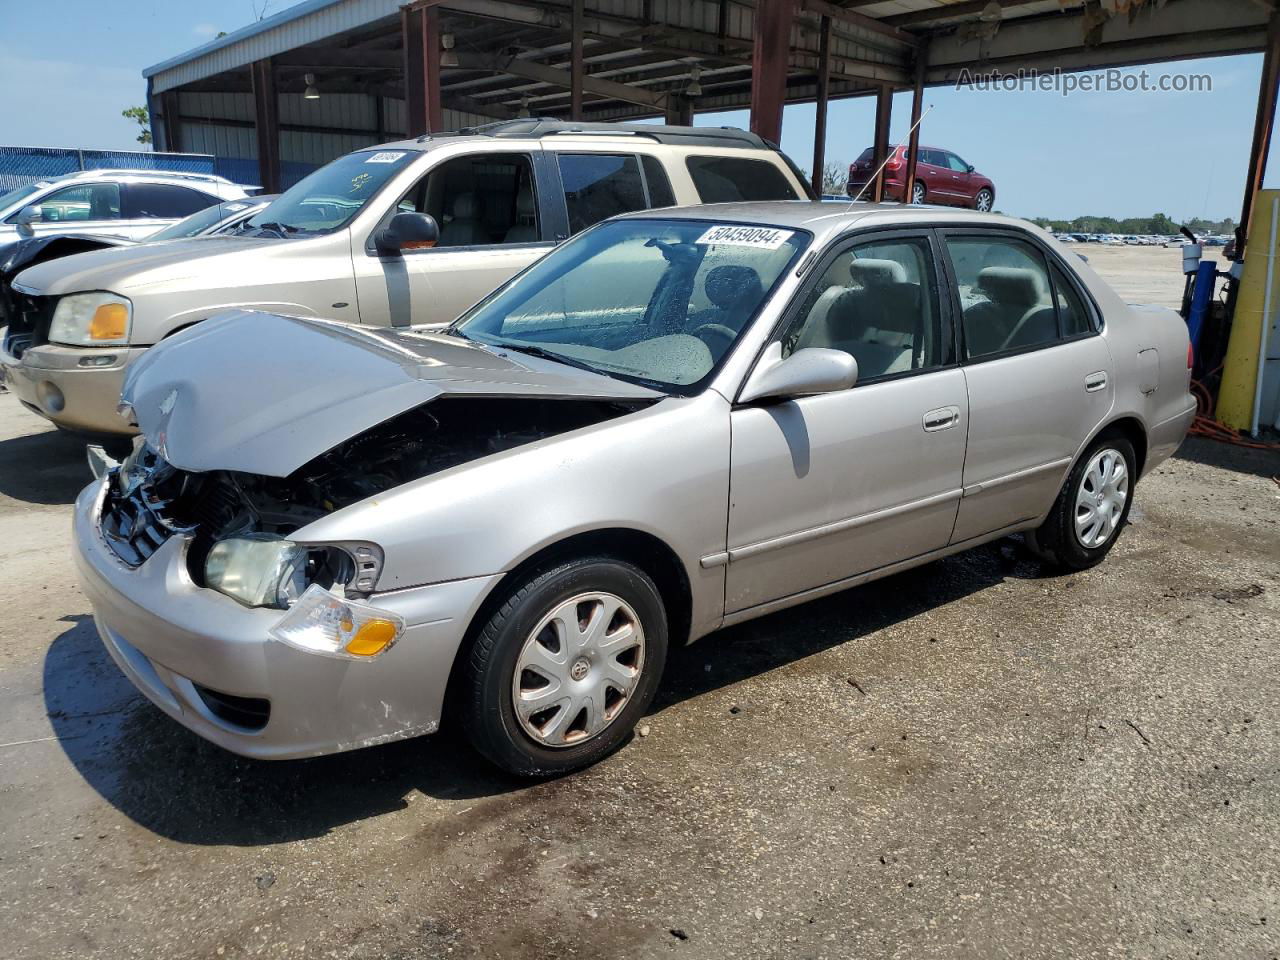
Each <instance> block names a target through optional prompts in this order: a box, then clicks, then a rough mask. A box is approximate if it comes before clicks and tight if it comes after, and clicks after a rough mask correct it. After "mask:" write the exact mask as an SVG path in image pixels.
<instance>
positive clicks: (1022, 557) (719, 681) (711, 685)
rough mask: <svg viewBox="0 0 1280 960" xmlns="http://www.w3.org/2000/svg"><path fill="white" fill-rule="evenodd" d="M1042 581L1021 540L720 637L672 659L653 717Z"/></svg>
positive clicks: (834, 596) (681, 651)
mask: <svg viewBox="0 0 1280 960" xmlns="http://www.w3.org/2000/svg"><path fill="white" fill-rule="evenodd" d="M1040 576H1042V574H1041V571H1040V564H1039V561H1037V560H1034V559H1032V558H1031V556H1030V554H1028V553H1027V552H1026V551H1025V550H1024V549H1023V547H1022V543H1021V541H1020V540H1014V539H1009V538H1006V539H1003V540H997V541H996V542H994V543H991V544H988V545H986V546H982V547H978V548H976V549H973V550H969V551H966V552H965V553H961V554H957V555H955V556H953V557H948V558H946V559H945V560H939V561H937V562H934V563H928V564H925V565H924V566H921V567H916V568H914V569H912V570H907V571H904V572H903V573H899V574H895V575H894V576H891V577H886V578H885V579H883V580H877V581H875V582H873V583H868V584H864V585H863V586H860V587H854V588H852V589H850V590H845V591H843V592H841V593H836V594H832V595H831V596H829V597H824V598H822V599H820V600H814V601H811V602H809V603H806V604H802V605H800V606H797V607H791V608H789V609H787V610H782V611H779V612H778V613H774V614H770V615H769V616H767V617H761V618H760V619H759V620H752V621H749V622H747V623H744V624H741V625H739V626H736V627H730V628H728V629H726V630H721V631H719V632H717V633H713V634H711V635H710V636H708V637H704V638H703V639H701V640H699V641H698V642H697V643H695V644H692V645H691V646H684V647H680V648H679V649H675V650H672V651H671V653H670V654H669V655H668V657H667V669H666V673H665V675H664V677H663V683H662V686H661V687H660V688H659V690H658V696H657V698H656V700H655V701H654V704H653V707H652V709H651V712H652V713H657V712H659V711H661V710H665V709H666V708H667V707H669V706H672V705H673V704H677V703H680V702H681V701H684V700H688V699H691V698H693V697H697V696H700V695H702V694H704V693H708V692H710V691H712V690H718V689H720V688H721V687H727V686H730V685H731V684H734V683H737V682H738V681H740V680H744V679H746V678H748V677H753V676H758V675H760V674H762V673H767V672H769V671H770V670H773V669H775V668H777V667H781V666H785V665H786V664H789V663H794V662H796V661H798V660H803V659H804V658H806V657H809V656H812V655H813V654H815V653H821V652H822V651H824V650H828V649H830V648H831V647H836V646H839V645H840V644H843V643H848V642H850V641H852V640H858V639H860V638H862V637H864V636H866V635H867V634H870V633H874V632H875V631H877V630H882V629H884V628H885V627H889V626H892V625H894V624H897V623H901V622H902V621H904V620H909V619H910V618H912V617H914V616H917V615H918V614H921V613H924V612H925V611H927V610H931V609H934V608H936V607H941V606H944V605H946V604H948V603H953V602H955V601H957V600H961V599H963V598H964V597H967V596H969V595H970V594H973V593H977V592H978V591H980V590H985V589H987V588H988V587H991V586H994V585H995V584H997V583H1000V582H1002V581H1003V580H1006V579H1009V578H1015V579H1035V578H1038V577H1040ZM708 667H709V668H710V669H708Z"/></svg>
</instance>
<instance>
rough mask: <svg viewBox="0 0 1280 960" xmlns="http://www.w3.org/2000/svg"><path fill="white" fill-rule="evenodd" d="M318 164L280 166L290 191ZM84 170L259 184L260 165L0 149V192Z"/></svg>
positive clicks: (174, 156) (198, 156) (193, 156)
mask: <svg viewBox="0 0 1280 960" xmlns="http://www.w3.org/2000/svg"><path fill="white" fill-rule="evenodd" d="M315 169H316V167H315V165H314V164H310V163H291V162H287V161H286V162H285V163H283V164H281V170H280V174H281V180H283V182H284V185H285V186H286V187H290V186H292V185H293V184H295V183H297V182H298V181H299V180H301V179H302V178H303V177H305V176H306V175H307V174H309V173H310V172H311V171H312V170H315ZM81 170H167V171H172V172H175V173H212V174H217V175H218V176H220V177H226V178H227V179H228V180H230V181H231V182H232V183H239V184H243V185H245V186H256V185H257V184H258V180H259V177H258V161H257V160H255V159H253V158H252V157H215V156H213V155H212V154H209V153H153V152H152V151H150V150H73V149H69V148H61V147H0V193H4V192H5V191H8V190H12V189H14V188H15V187H25V186H26V185H27V184H31V183H38V182H39V181H41V180H52V179H54V178H56V177H65V176H66V175H67V174H69V173H77V172H79V171H81Z"/></svg>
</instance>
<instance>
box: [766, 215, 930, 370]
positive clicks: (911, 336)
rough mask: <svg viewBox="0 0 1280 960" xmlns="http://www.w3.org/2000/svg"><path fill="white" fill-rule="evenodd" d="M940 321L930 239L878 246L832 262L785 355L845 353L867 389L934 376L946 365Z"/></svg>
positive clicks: (888, 240) (897, 239) (857, 248)
mask: <svg viewBox="0 0 1280 960" xmlns="http://www.w3.org/2000/svg"><path fill="white" fill-rule="evenodd" d="M940 316H941V314H940V313H939V305H938V283H937V279H936V277H935V275H934V265H933V252H932V249H931V247H930V244H929V240H928V238H927V237H894V238H886V239H882V240H870V241H867V242H865V243H859V244H857V245H855V246H852V247H850V248H848V249H847V250H844V251H843V252H841V253H839V254H837V255H836V257H835V258H834V259H833V260H832V261H831V262H830V265H829V266H828V267H827V268H826V270H825V271H824V272H823V274H822V276H821V278H820V279H819V280H818V281H817V283H815V284H814V286H813V287H812V289H811V290H810V291H809V293H808V294H807V295H806V297H805V300H804V305H803V307H802V308H801V311H800V313H799V315H798V319H797V322H796V323H795V325H794V326H792V328H791V329H790V331H789V332H788V334H787V336H786V337H785V338H784V339H783V344H782V351H783V355H784V356H789V355H790V354H791V353H792V352H794V351H796V350H801V349H803V348H805V347H827V348H832V349H835V350H843V351H844V352H845V353H848V354H850V355H852V357H853V358H854V359H855V360H857V361H858V382H859V383H861V382H863V381H866V380H873V379H875V378H877V377H885V376H892V375H894V374H901V373H909V372H912V371H919V370H927V369H929V368H931V367H937V366H940V365H942V364H943V363H945V362H946V355H947V353H948V351H947V350H946V349H945V348H944V342H943V336H942V323H941V320H940Z"/></svg>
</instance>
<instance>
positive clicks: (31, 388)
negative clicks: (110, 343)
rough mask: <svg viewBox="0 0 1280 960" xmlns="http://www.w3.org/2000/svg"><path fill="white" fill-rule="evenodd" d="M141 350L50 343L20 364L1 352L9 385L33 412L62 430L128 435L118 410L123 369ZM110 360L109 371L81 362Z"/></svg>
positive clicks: (29, 353) (129, 431)
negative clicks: (91, 358)
mask: <svg viewBox="0 0 1280 960" xmlns="http://www.w3.org/2000/svg"><path fill="white" fill-rule="evenodd" d="M144 349H145V348H143V347H109V348H108V347H93V348H82V347H64V346H60V345H58V344H53V343H46V344H42V345H40V346H38V347H29V348H28V349H27V350H25V351H24V352H23V354H22V357H21V359H19V358H18V357H15V356H14V355H13V354H11V353H9V352H8V351H6V350H4V349H2V348H0V372H2V373H3V379H4V382H5V384H6V385H7V386H8V387H9V389H10V390H12V391H13V392H14V393H15V394H16V395H17V397H18V399H19V400H21V401H22V403H23V404H24V405H25V406H26V407H27V408H28V409H29V410H31V411H32V412H34V413H38V414H40V416H42V417H44V418H45V419H47V420H52V421H53V422H54V423H55V424H57V425H58V426H59V427H62V428H63V429H66V430H74V431H79V432H84V433H95V434H119V435H121V436H130V435H132V434H134V433H136V432H137V431H136V430H134V428H133V427H131V426H129V425H128V424H127V423H125V421H124V420H123V419H121V417H120V415H119V414H117V413H116V407H117V406H118V405H119V403H120V387H121V386H122V385H123V383H124V374H125V370H126V369H128V366H129V364H131V363H133V361H134V360H136V359H137V358H138V357H140V356H141V355H142V352H143V350H144ZM90 357H110V358H111V361H110V362H109V363H107V364H106V365H105V366H98V367H85V366H81V365H80V361H81V360H85V359H88V358H90Z"/></svg>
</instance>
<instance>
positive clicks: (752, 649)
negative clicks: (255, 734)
mask: <svg viewBox="0 0 1280 960" xmlns="http://www.w3.org/2000/svg"><path fill="white" fill-rule="evenodd" d="M1037 569H1038V565H1037V564H1036V563H1035V562H1034V561H1031V560H1029V559H1026V557H1025V555H1024V554H1023V552H1022V551H1021V549H1020V547H1019V545H1018V544H1017V543H1016V542H1014V541H1010V540H1004V541H1000V542H999V543H996V544H993V545H990V546H987V547H982V548H979V549H978V550H975V551H971V552H969V553H967V554H963V555H961V556H958V557H954V558H951V559H948V560H944V561H940V562H938V563H933V564H929V565H927V566H925V567H922V568H919V569H917V570H912V571H908V572H906V573H902V574H899V575H897V576H895V577H892V578H889V579H887V580H883V581H880V582H879V583H876V584H871V585H867V586H863V587H859V588H856V589H853V590H849V591H846V592H844V593H840V594H836V595H835V596H832V597H828V598H825V599H823V600H818V601H815V602H813V603H809V604H806V605H803V606H800V607H795V608H792V609H791V610H788V611H784V612H782V613H778V614H775V615H773V616H770V617H767V618H764V619H761V620H758V621H754V622H752V623H749V624H744V625H742V626H740V627H735V628H732V629H729V630H724V631H721V632H719V633H716V634H714V635H712V636H710V637H707V638H704V639H703V640H701V641H699V642H698V643H697V644H695V645H693V646H692V647H682V648H680V649H678V650H675V651H673V652H672V655H671V658H670V660H669V662H668V665H667V671H666V675H665V677H664V679H663V684H662V687H661V688H660V689H659V692H658V698H657V701H656V702H655V703H654V705H653V707H652V710H651V712H655V713H656V712H659V711H661V710H663V709H665V708H667V707H669V706H671V705H673V704H676V703H679V702H681V701H683V700H686V699H689V698H692V697H695V696H698V695H700V694H703V693H707V692H708V691H711V690H715V689H718V688H720V687H722V686H726V685H728V684H732V683H736V682H737V681H739V680H742V679H744V678H746V677H750V676H755V675H758V674H761V673H765V672H767V671H769V670H772V669H774V668H776V667H779V666H782V665H785V664H788V663H791V662H794V661H797V660H800V659H802V658H804V657H808V656H810V655H812V654H814V653H817V652H819V651H822V650H825V649H828V648H829V647H833V646H836V645H837V644H841V643H846V642H848V641H850V640H855V639H857V638H859V637H863V636H865V635H867V634H869V633H871V632H873V631H875V630H879V629H881V628H883V627H885V626H888V625H891V624H894V623H898V622H900V621H903V620H905V619H908V618H910V617H913V616H915V615H917V614H919V613H921V612H922V611H925V610H928V609H930V608H932V607H935V606H939V605H942V604H945V603H949V602H951V601H954V600H958V599H961V598H963V597H965V596H968V595H969V594H971V593H974V592H976V591H979V590H983V589H985V588H987V587H989V586H991V585H993V584H995V583H999V582H1000V581H1002V580H1004V579H1006V578H1008V577H1032V576H1035V575H1036V573H1037ZM68 622H69V623H70V624H71V626H70V627H69V628H68V629H67V630H66V631H65V632H63V633H62V634H61V635H60V636H59V637H58V638H57V639H56V640H55V641H54V642H53V644H52V645H51V647H50V649H49V652H48V654H47V655H46V658H45V663H44V696H45V704H46V707H47V710H48V713H49V717H50V719H51V721H52V724H53V727H54V731H55V732H56V733H57V735H58V737H59V740H60V741H61V745H62V748H63V750H64V751H65V752H66V754H67V756H68V758H69V759H70V760H71V762H72V763H73V764H74V765H75V767H76V769H77V771H79V773H80V774H81V776H83V777H84V778H85V780H86V781H87V782H88V783H89V784H90V785H91V786H92V787H93V788H94V789H95V790H97V791H98V793H99V794H100V795H101V796H102V797H103V798H104V799H106V800H107V802H109V803H110V804H112V805H113V806H114V807H116V808H117V809H118V810H120V811H121V812H122V813H124V814H125V815H126V816H128V817H129V818H131V819H132V820H134V821H135V822H137V823H138V824H140V825H141V826H143V827H145V828H147V829H148V830H151V831H153V832H155V833H157V834H159V835H161V836H164V837H167V838H170V839H173V840H177V841H179V842H182V843H192V844H230V845H260V844H273V843H283V842H288V841H292V840H298V839H304V838H309V837H316V836H322V835H324V834H325V833H327V832H328V831H329V830H331V829H333V828H334V827H336V826H339V825H342V824H346V823H350V822H354V821H359V820H363V819H365V818H368V817H374V816H377V815H379V814H382V813H386V812H390V811H393V810H399V809H402V808H403V807H404V806H406V799H405V798H406V796H408V795H409V794H410V793H411V792H412V791H415V790H417V791H421V792H423V793H425V794H427V795H430V796H433V797H439V798H457V799H465V798H471V797H487V796H496V795H500V794H506V793H511V792H513V791H516V790H519V789H521V788H523V787H525V786H528V785H529V784H528V782H527V781H522V780H517V779H513V778H510V777H507V776H505V775H503V774H501V773H499V772H497V771H496V770H495V769H494V768H492V767H490V766H489V765H488V764H487V763H486V762H485V761H484V760H482V759H481V758H480V757H479V756H477V755H476V754H474V753H473V752H472V751H471V750H470V748H469V747H468V746H467V745H466V744H465V743H463V742H461V738H456V737H454V736H452V735H450V734H449V733H448V732H444V733H441V734H436V735H435V736H431V737H420V738H417V739H414V740H406V741H402V742H399V743H392V744H388V745H385V746H379V747H371V748H367V749H364V750H356V751H353V752H351V753H345V754H337V755H334V756H329V757H319V758H316V759H312V760H292V761H274V762H272V761H259V760H248V759H244V758H241V757H238V756H236V755H234V754H231V753H228V752H226V751H224V750H222V749H221V748H219V747H216V746H214V745H212V744H210V743H207V742H205V741H204V740H202V739H200V738H199V737H197V736H196V735H195V734H193V733H190V732H189V731H187V730H186V729H185V728H184V727H182V726H180V725H179V724H177V723H175V722H174V721H172V720H170V719H169V718H168V717H166V716H165V715H164V714H163V713H161V712H160V711H159V710H158V709H157V708H155V707H153V706H152V705H151V704H150V703H149V702H148V701H147V700H145V698H143V697H142V696H141V694H139V693H137V692H136V691H135V690H134V688H133V686H132V685H131V684H130V683H129V681H128V680H126V679H125V677H124V676H123V675H122V674H121V673H120V671H119V670H118V669H117V668H116V666H115V664H114V662H112V660H111V658H110V656H109V655H108V654H107V652H106V650H105V649H104V648H103V646H102V643H101V641H100V640H99V639H98V635H97V631H96V630H95V628H94V625H93V621H92V619H91V618H90V617H87V616H77V617H73V618H68ZM707 665H710V669H707Z"/></svg>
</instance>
